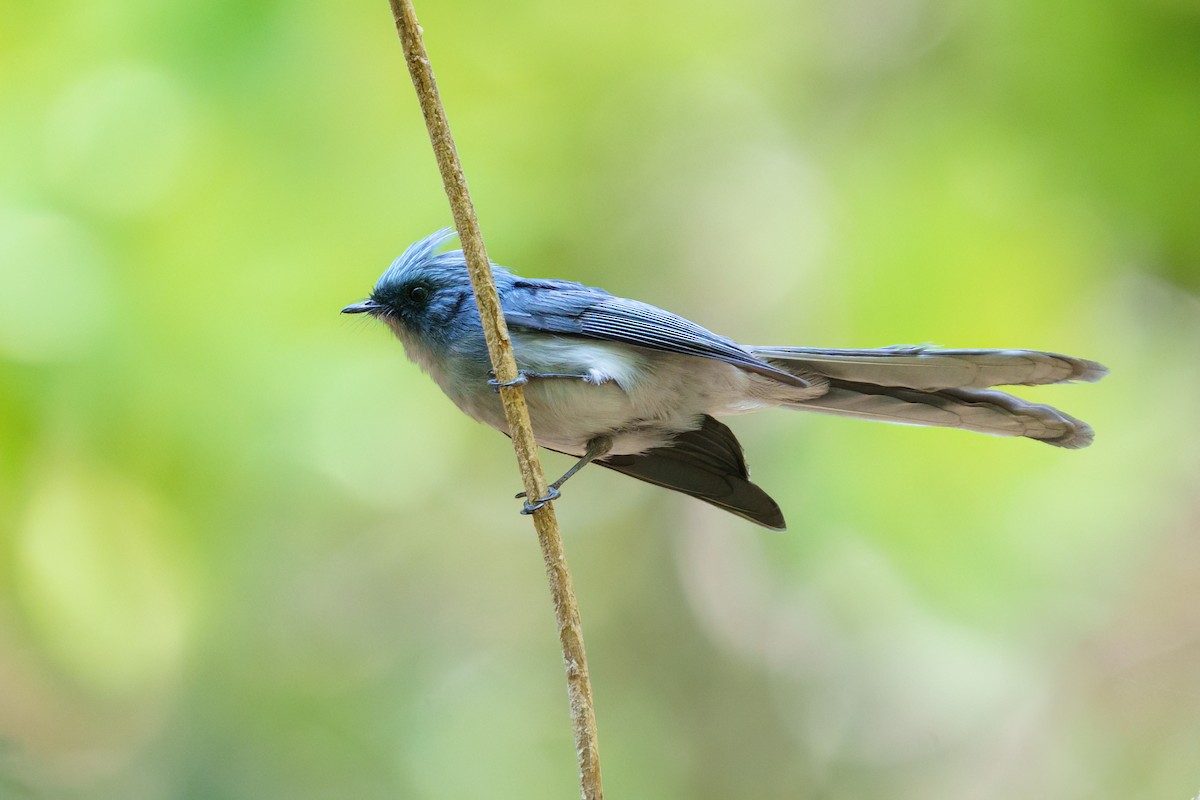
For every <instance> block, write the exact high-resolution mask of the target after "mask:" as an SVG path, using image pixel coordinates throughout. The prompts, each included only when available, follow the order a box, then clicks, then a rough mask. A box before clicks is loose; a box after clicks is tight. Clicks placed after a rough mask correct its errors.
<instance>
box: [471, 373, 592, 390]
mask: <svg viewBox="0 0 1200 800" xmlns="http://www.w3.org/2000/svg"><path fill="white" fill-rule="evenodd" d="M488 375H491V376H492V377H490V378H488V386H490V387H492V391H493V392H496V393H499V392H500V387H501V386H521V385H523V384H526V383H529V380H530V378H571V379H572V380H577V381H586V380H587V379H588V376H587V375H574V374H571V373H564V372H532V371H530V370H525V369H523V370H519V371H518V372H517V377H515V378H513V379H512V380H511V381H498V380H496V373H495V371H494V370H490V369H489V370H488Z"/></svg>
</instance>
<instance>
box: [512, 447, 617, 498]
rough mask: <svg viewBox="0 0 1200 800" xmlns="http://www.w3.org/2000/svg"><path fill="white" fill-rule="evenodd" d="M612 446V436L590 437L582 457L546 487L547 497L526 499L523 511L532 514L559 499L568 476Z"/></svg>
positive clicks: (602, 454)
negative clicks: (530, 500) (531, 500)
mask: <svg viewBox="0 0 1200 800" xmlns="http://www.w3.org/2000/svg"><path fill="white" fill-rule="evenodd" d="M612 446H613V440H612V437H611V436H597V437H595V438H594V439H589V440H588V443H587V451H586V452H584V454H583V455H582V456H581V457H580V459H579V460H578V461H576V462H575V465H574V466H572V467H571V468H570V469H569V470H567V471H566V472H564V473H563V476H562V477H561V478H559V479H558V480H556V481H555V482H554V483H552V484H550V485H549V486H548V487H546V488H547V492H546V496H545V497H539V498H538V499H537V500H534V501H533V502H532V503H531V502H529V501H528V500H526V501H525V505H524V506H523V507H522V508H521V513H522V514H532V513H533V512H535V511H537V510H538V509H539V508H541V507H542V506H544V505H546V503H548V502H550V501H551V500H557V499H558V497H559V495H561V494H562V492H560V491H559V488H560V487H561V486H562V485H563V484H564V483H566V482H567V479H568V478H570V477H571V476H572V475H574V474H575V473H576V472H579V470H581V469H583V468H584V467H586V466H587V465H588V464H590V463H592V462H593V461H595V460H596V459H597V458H601V457H603V456H605V455H607V454H608V451H609V450H612ZM524 496H525V492H521V493H520V494H518V495H517V499H520V498H522V497H524Z"/></svg>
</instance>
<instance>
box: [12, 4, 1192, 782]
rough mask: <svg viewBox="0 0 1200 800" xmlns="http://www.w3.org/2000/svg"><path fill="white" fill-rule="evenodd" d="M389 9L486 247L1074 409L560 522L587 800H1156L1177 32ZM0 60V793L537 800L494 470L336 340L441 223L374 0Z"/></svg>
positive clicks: (541, 742) (29, 25) (607, 507)
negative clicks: (917, 359)
mask: <svg viewBox="0 0 1200 800" xmlns="http://www.w3.org/2000/svg"><path fill="white" fill-rule="evenodd" d="M418 13H419V14H420V16H421V18H422V22H423V23H424V25H425V29H426V36H427V44H428V46H429V49H430V52H431V55H432V58H433V63H434V67H435V69H436V70H437V73H438V77H439V80H440V83H441V87H442V90H443V95H444V98H445V100H446V102H447V105H448V108H449V114H450V119H451V122H452V124H453V125H454V131H455V134H456V137H457V139H458V143H459V146H460V150H461V153H462V156H463V159H464V162H465V166H466V170H467V175H468V178H469V180H470V182H471V186H472V189H473V191H474V194H475V199H476V202H477V204H478V209H479V216H480V219H481V222H482V226H483V229H484V233H485V235H486V237H487V241H488V245H489V249H490V252H491V255H492V256H493V258H494V259H495V260H496V261H498V262H499V263H503V264H506V265H509V266H512V267H514V268H516V269H517V270H518V271H520V272H522V273H524V274H527V275H532V276H554V277H564V278H571V279H575V280H580V281H584V282H587V283H593V284H600V285H603V286H605V287H607V288H608V289H610V290H612V291H614V292H617V293H619V294H624V295H627V296H635V297H638V298H640V299H643V300H647V301H650V302H653V303H656V304H659V305H663V306H666V307H668V308H671V309H672V310H675V311H677V312H679V313H683V314H685V315H687V316H689V317H691V318H693V319H696V320H697V321H699V322H701V323H702V324H705V325H707V326H709V327H712V328H714V329H716V330H718V331H720V332H722V333H725V334H727V335H730V336H732V337H734V338H737V339H739V340H741V341H748V342H754V343H762V344H811V345H824V346H875V345H886V344H894V343H899V342H925V341H929V342H936V343H939V344H944V345H951V346H962V347H977V346H980V347H982V346H1008V347H1029V348H1040V349H1051V350H1059V351H1063V352H1068V353H1072V354H1078V355H1081V356H1085V357H1089V358H1094V359H1097V360H1100V361H1103V362H1105V363H1107V364H1108V365H1109V366H1110V367H1111V369H1112V375H1111V376H1110V377H1109V378H1108V379H1106V380H1105V381H1104V382H1103V383H1101V384H1099V385H1096V386H1088V385H1079V386H1064V387H1046V388H1042V389H1038V390H1036V391H1029V392H1027V393H1026V394H1027V396H1030V397H1034V398H1036V399H1039V400H1045V401H1046V402H1052V403H1055V404H1060V405H1061V406H1063V407H1064V408H1066V409H1067V410H1069V411H1070V412H1072V413H1074V414H1077V415H1078V416H1080V417H1082V418H1084V419H1086V420H1088V421H1090V422H1092V423H1093V424H1094V425H1095V427H1096V429H1097V439H1096V444H1095V446H1094V447H1092V448H1091V449H1089V450H1086V451H1082V452H1064V451H1061V450H1056V449H1053V448H1049V447H1044V446H1042V445H1039V444H1036V443H1033V442H1028V441H1013V440H998V439H991V438H988V437H982V436H972V435H968V434H964V433H960V432H956V431H944V430H920V429H914V428H897V427H889V426H881V425H871V424H867V423H856V422H851V421H847V420H841V419H831V418H820V417H814V416H805V415H799V414H788V413H785V412H777V413H772V414H765V415H759V416H757V417H752V418H743V419H738V420H734V421H733V423H732V424H733V427H734V428H735V430H736V431H737V432H738V434H739V436H740V437H741V438H742V439H743V441H744V443H745V445H746V448H747V451H748V455H749V459H750V463H751V465H752V467H753V468H754V470H755V478H756V480H758V481H759V482H760V483H761V484H762V485H763V486H764V487H765V488H766V489H767V490H768V491H770V492H771V493H772V494H773V495H774V496H775V497H777V498H778V500H779V501H780V503H781V504H782V506H783V507H784V508H785V510H786V512H787V514H788V518H789V522H790V525H791V530H790V532H789V533H787V534H783V535H780V534H773V533H770V532H766V531H763V530H761V529H759V528H756V527H753V526H751V525H750V524H748V523H744V522H742V521H740V520H737V519H735V518H733V517H731V516H728V515H724V514H722V513H720V512H719V511H716V510H713V509H710V508H708V507H707V506H703V505H701V504H699V503H696V502H694V501H691V500H688V499H686V498H683V497H681V496H678V495H674V494H671V493H668V492H665V491H662V490H658V489H655V488H653V487H651V486H648V485H645V484H641V483H637V482H635V481H631V480H629V479H626V478H623V477H621V476H619V475H616V474H611V473H608V472H606V471H604V470H599V469H595V470H587V471H585V472H584V474H582V475H581V476H580V477H579V478H577V479H576V480H575V481H574V482H572V484H571V485H570V486H569V487H568V491H567V492H566V493H565V496H564V498H563V500H562V502H560V503H559V504H558V511H559V517H560V519H561V521H562V524H563V527H564V530H565V532H566V543H567V549H568V554H569V557H570V559H571V563H572V565H573V567H574V570H575V575H576V581H577V589H578V592H579V597H580V601H581V604H582V610H583V615H584V623H585V629H586V632H587V635H588V640H587V642H588V648H589V652H590V655H591V660H592V672H593V680H594V689H595V694H596V698H597V704H598V715H599V722H600V731H601V751H602V754H603V763H604V770H605V775H606V779H607V780H606V783H607V788H608V794H609V796H610V797H613V798H631V797H637V798H689V800H696V799H700V800H710V799H711V800H725V799H726V798H755V800H767V799H771V798H835V799H836V798H872V797H888V798H912V799H913V800H930V798H935V799H939V800H940V798H981V799H985V800H991V799H992V798H995V800H1001V799H1007V798H1014V797H1047V798H1051V797H1052V798H1056V799H1057V800H1070V799H1072V798H1079V799H1080V800H1084V799H1085V798H1086V800H1095V799H1096V798H1113V800H1128V799H1129V798H1169V799H1171V800H1186V798H1188V797H1192V796H1194V795H1195V794H1196V792H1197V791H1200V749H1198V744H1197V730H1198V728H1197V719H1200V686H1198V684H1197V682H1196V676H1197V674H1200V616H1198V614H1197V611H1196V609H1197V607H1198V605H1197V596H1198V590H1200V578H1198V572H1197V570H1198V565H1200V540H1198V528H1200V491H1198V490H1200V484H1198V479H1200V455H1198V453H1200V299H1198V298H1197V294H1196V292H1197V290H1198V289H1200V200H1198V198H1200V149H1198V148H1200V91H1198V90H1197V87H1198V86H1200V10H1198V7H1197V5H1196V4H1195V3H1193V2H1189V0H1115V1H1114V2H1107V3H1096V2H1087V1H1085V0H1067V1H1066V2H1061V3H1044V2H1039V0H984V2H977V3H973V2H947V1H946V0H750V1H749V2H747V3H726V4H711V5H706V4H703V3H701V4H697V3H685V2H679V0H665V1H664V2H658V3H645V2H642V3H633V2H617V3H610V4H586V3H563V2H561V0H556V1H552V0H513V1H512V2H503V3H483V2H467V0H435V1H434V0H431V2H425V3H421V4H420V5H419V7H418ZM0 20H2V23H0V797H4V798H56V799H57V798H67V799H68V800H141V798H147V799H150V798H188V799H189V800H191V799H195V800H210V799H211V800H225V799H229V800H233V799H234V798H255V799H256V800H260V799H261V798H288V799H289V800H297V799H299V800H306V799H307V798H314V799H316V798H363V799H366V800H370V799H372V798H403V799H405V800H407V799H408V798H413V799H419V798H480V797H495V798H522V800H537V799H539V798H562V797H570V796H573V795H574V793H575V792H576V791H577V790H576V788H575V770H576V767H575V761H574V753H573V747H572V742H571V738H570V731H569V727H568V721H567V712H566V706H565V691H564V685H563V678H562V667H561V664H560V661H559V654H558V648H557V642H556V639H555V634H554V630H553V621H552V616H551V611H550V607H549V600H548V595H547V590H546V588H545V584H544V580H543V576H542V565H541V560H540V557H539V554H538V549H537V545H536V542H535V540H534V538H533V533H532V528H531V526H530V524H529V522H528V520H527V519H525V518H523V517H520V516H519V515H518V514H517V513H516V512H517V508H518V503H517V502H516V501H514V500H513V499H512V494H513V493H514V492H515V491H516V490H517V489H518V488H519V480H518V476H517V472H516V468H515V464H514V461H513V457H512V452H511V450H510V447H509V444H508V442H507V440H506V439H504V437H502V436H499V435H497V434H496V433H495V432H493V431H491V430H488V429H485V428H483V427H481V426H478V425H476V424H474V423H473V422H471V421H470V420H468V419H467V418H465V417H463V416H461V415H460V414H459V412H458V411H456V410H455V409H454V408H453V406H452V405H451V404H450V403H449V402H447V401H446V400H445V399H444V398H443V397H442V396H441V395H440V393H439V392H438V390H437V388H436V387H435V386H434V385H433V384H432V383H431V382H430V381H429V380H428V379H427V378H426V377H425V376H423V375H421V374H420V372H419V371H418V369H417V368H416V367H414V366H412V365H411V364H409V363H408V362H407V361H405V359H404V356H403V353H402V350H401V348H400V346H399V345H398V344H397V343H396V342H394V341H392V340H391V339H390V338H389V336H388V334H387V332H386V330H385V329H384V328H383V327H382V326H379V325H376V324H368V323H369V320H362V319H350V318H345V317H340V316H339V315H338V310H339V309H340V308H341V307H342V306H343V305H345V304H346V303H348V302H352V301H355V300H357V299H360V298H361V297H363V296H364V295H365V294H366V292H367V291H368V290H369V287H370V286H371V284H372V282H373V281H374V279H375V277H376V276H377V275H378V274H379V272H380V271H382V269H383V268H384V267H385V266H386V265H387V264H388V262H389V260H390V259H391V258H392V257H394V256H395V255H396V254H397V253H398V252H399V251H400V250H401V249H402V248H403V247H404V246H405V245H407V244H408V243H409V242H410V241H412V240H414V239H417V238H419V237H421V236H423V235H425V234H426V233H428V232H430V231H431V230H433V229H435V228H437V227H440V226H442V225H445V224H447V223H448V221H449V213H448V210H447V207H446V203H445V199H444V196H443V194H442V190H441V186H440V183H439V180H438V177H437V173H436V170H435V168H434V163H433V159H432V155H431V153H430V150H429V146H428V143H427V140H426V138H425V131H424V127H423V125H422V123H421V121H420V118H419V114H418V111H417V106H416V102H415V99H414V97H413V94H412V89H411V86H410V84H409V80H408V77H407V75H406V73H405V69H404V64H403V59H402V57H401V53H400V48H399V44H398V42H397V41H396V35H395V31H394V29H393V27H392V22H391V18H390V15H389V11H388V8H387V4H386V3H385V2H382V0H379V2H370V3H363V2H356V3H332V2H323V3H322V2H311V0H308V1H306V0H301V2H292V3H284V2H264V1H262V0H259V1H258V2H243V1H242V0H177V2H171V3H162V2H151V0H113V1H111V2H99V3H83V2H69V1H67V0H44V2H29V1H28V0H0ZM546 461H547V469H548V471H551V472H555V471H558V470H559V469H561V468H562V467H564V466H565V465H566V463H567V461H566V459H564V458H561V457H559V456H553V455H551V456H548V457H547V459H546Z"/></svg>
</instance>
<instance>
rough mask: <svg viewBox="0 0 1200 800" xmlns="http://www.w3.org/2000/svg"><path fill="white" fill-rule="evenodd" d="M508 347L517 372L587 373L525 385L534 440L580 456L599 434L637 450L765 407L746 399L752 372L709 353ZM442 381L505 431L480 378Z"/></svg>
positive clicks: (558, 344)
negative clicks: (705, 421) (711, 417)
mask: <svg viewBox="0 0 1200 800" xmlns="http://www.w3.org/2000/svg"><path fill="white" fill-rule="evenodd" d="M513 349H514V352H515V354H516V357H517V363H518V365H520V367H521V369H522V370H525V371H531V372H540V373H567V374H579V375H585V376H586V378H584V379H579V378H532V379H530V381H529V382H528V383H527V384H525V399H526V402H527V404H528V406H529V416H530V420H531V421H532V422H533V433H534V437H535V438H536V439H537V441H538V444H539V445H541V446H542V447H548V448H550V449H552V450H558V451H560V452H564V453H569V454H572V455H582V454H583V452H584V451H585V450H586V449H587V443H588V441H589V440H591V439H593V438H595V437H597V436H611V437H612V438H613V448H612V451H611V452H612V454H614V455H630V454H635V453H642V452H645V451H646V450H649V449H650V448H653V447H659V446H662V445H665V444H667V443H668V442H669V441H670V440H671V439H672V438H673V437H674V435H675V434H678V433H681V432H683V431H688V430H694V429H696V428H698V427H700V424H701V417H702V416H703V415H704V414H731V413H741V412H745V411H753V410H756V409H758V408H762V407H763V406H764V405H769V403H762V402H759V401H756V400H747V399H746V398H747V397H748V394H749V389H750V384H751V381H752V378H751V376H750V375H748V374H747V373H745V372H743V371H742V370H740V369H737V368H736V367H733V366H731V365H729V364H726V363H724V362H721V361H715V360H713V359H705V358H694V357H691V356H679V355H673V354H668V353H658V352H653V351H647V350H642V349H639V348H629V347H625V346H622V345H616V344H610V343H607V342H587V341H580V340H578V339H572V340H565V339H557V338H552V337H546V336H536V337H522V336H520V335H514V336H513ZM435 377H436V376H435ZM439 383H442V381H439ZM442 387H443V389H445V390H446V393H447V394H448V395H449V396H450V398H451V399H452V400H454V402H455V403H456V404H457V405H458V406H459V408H461V409H462V410H463V411H464V412H466V413H467V414H469V415H470V416H471V417H474V418H475V419H477V420H479V421H480V422H484V423H486V424H488V425H491V426H492V427H493V428H496V429H497V430H500V431H503V432H505V433H507V432H508V425H507V423H506V421H505V419H504V412H503V407H502V405H501V403H500V399H499V397H498V396H497V395H496V394H495V392H493V391H492V389H491V387H489V386H488V385H487V384H486V381H485V380H483V379H481V380H479V382H478V384H475V383H473V382H466V383H463V382H461V381H458V380H455V381H452V382H449V385H448V384H447V383H442ZM453 387H457V388H458V389H459V390H460V391H457V392H456V391H453V390H452V388H453Z"/></svg>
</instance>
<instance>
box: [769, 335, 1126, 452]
mask: <svg viewBox="0 0 1200 800" xmlns="http://www.w3.org/2000/svg"><path fill="white" fill-rule="evenodd" d="M748 349H749V350H750V351H751V352H752V353H754V355H755V356H757V357H758V358H761V359H763V360H764V361H767V362H768V363H770V364H772V365H773V366H776V367H778V368H780V369H783V370H786V371H788V372H793V373H795V374H798V375H803V376H808V377H811V376H812V375H813V374H814V373H815V374H816V375H820V376H824V377H825V378H827V379H828V381H829V390H828V391H827V392H826V393H825V394H823V395H821V396H819V397H815V398H797V399H796V400H794V401H785V402H784V405H786V406H788V407H790V408H796V409H803V410H807V411H818V412H821V413H825V414H837V415H841V416H849V417H858V418H862V419H875V420H880V421H883V422H895V423H901V424H907V425H929V426H937V427H946V428H962V429H964V430H970V431H978V432H979V433H988V434H992V435H994V436H1026V437H1029V438H1031V439H1038V440H1040V441H1043V442H1046V443H1047V444H1052V445H1054V446H1056V447H1067V448H1072V449H1074V448H1080V447H1087V446H1088V445H1089V444H1091V442H1092V436H1093V434H1092V429H1091V427H1089V426H1088V425H1087V423H1085V422H1082V421H1080V420H1078V419H1075V418H1074V417H1072V416H1070V415H1069V414H1065V413H1063V412H1061V411H1059V410H1058V409H1056V408H1052V407H1051V406H1046V405H1040V404H1037V403H1030V402H1027V401H1025V400H1022V399H1020V398H1018V397H1014V396H1013V395H1010V394H1006V393H1005V392H1000V391H994V390H991V389H989V387H992V386H1011V385H1035V384H1046V383H1062V382H1065V381H1089V382H1090V381H1097V380H1100V378H1102V377H1104V375H1105V374H1106V373H1107V370H1106V369H1105V368H1104V367H1103V366H1101V365H1100V364H1097V363H1096V362H1094V361H1086V360H1084V359H1080V358H1072V357H1071V356H1064V355H1059V354H1057V353H1042V352H1038V351H1034V350H939V349H936V348H930V347H912V346H897V347H886V348H881V349H878V350H824V349H817V348H806V347H751V348H748Z"/></svg>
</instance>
